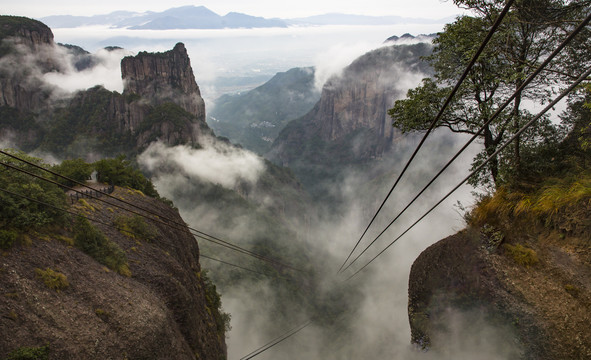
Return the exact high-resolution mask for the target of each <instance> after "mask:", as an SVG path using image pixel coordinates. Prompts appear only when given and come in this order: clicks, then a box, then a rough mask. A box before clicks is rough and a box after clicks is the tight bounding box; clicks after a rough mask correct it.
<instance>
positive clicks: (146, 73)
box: [0, 16, 213, 160]
mask: <svg viewBox="0 0 591 360" xmlns="http://www.w3.org/2000/svg"><path fill="white" fill-rule="evenodd" d="M0 29H1V31H2V32H1V34H2V35H4V36H5V37H4V38H3V39H4V40H5V41H4V42H3V43H2V46H3V47H2V48H1V49H0V50H2V51H0V62H1V65H2V66H0V111H1V112H2V115H9V116H3V117H2V118H0V128H1V129H2V132H3V134H4V135H6V134H10V135H11V136H10V139H8V140H9V141H10V143H11V146H14V147H18V148H22V149H24V150H27V151H30V150H34V149H38V150H41V151H47V152H52V153H55V154H56V155H58V156H60V157H85V158H88V159H89V160H91V158H90V157H89V156H96V155H92V154H101V155H103V156H115V155H117V154H120V153H125V154H128V155H131V156H133V155H136V154H137V153H139V152H141V151H142V150H143V149H145V148H146V147H147V146H148V145H149V144H150V143H151V142H153V141H156V140H160V141H162V142H163V143H165V144H168V145H178V144H189V145H192V146H199V145H198V144H199V139H200V138H201V137H202V136H204V135H211V134H213V132H212V131H211V130H210V129H209V127H208V126H207V124H206V122H205V103H204V101H203V98H202V97H201V94H200V92H199V86H198V85H197V83H196V81H195V76H194V74H193V70H192V68H191V62H190V60H189V56H188V54H187V50H186V49H185V46H184V45H183V44H182V43H178V44H177V45H176V46H175V47H174V49H172V50H171V51H167V52H164V53H154V54H151V53H147V52H141V53H139V54H138V55H137V56H129V57H126V58H124V59H123V61H122V62H121V71H122V77H123V81H124V91H123V95H122V94H119V93H117V92H110V91H107V90H105V89H104V88H102V87H94V88H91V89H88V90H85V91H80V92H78V93H76V94H75V95H74V96H73V97H72V98H70V99H68V100H61V101H60V102H57V103H56V102H55V101H52V100H51V99H50V97H51V95H52V87H51V86H49V85H48V84H46V83H45V82H44V81H43V74H44V73H46V72H48V71H49V70H50V69H53V70H59V69H60V68H61V67H63V66H64V64H59V63H57V62H56V61H55V59H57V58H59V57H58V56H55V55H56V54H57V53H58V52H56V50H57V48H56V46H55V45H54V44H53V35H52V33H51V30H50V29H49V28H48V27H47V26H45V25H43V24H41V23H39V22H38V21H34V20H30V19H26V18H16V17H9V16H7V17H0ZM66 48H67V49H69V51H70V52H71V53H72V54H73V55H75V58H76V59H78V60H79V61H78V62H76V63H75V64H74V65H75V66H78V67H81V68H87V67H89V66H92V65H93V63H92V61H91V60H92V59H91V58H90V57H89V55H88V54H86V53H85V52H84V50H82V49H80V48H78V47H75V46H72V45H69V46H66ZM2 55H4V56H2ZM52 63H53V64H52ZM54 100H55V99H54ZM15 110H16V112H15ZM30 118H32V119H34V121H33V122H31V121H28V122H25V121H23V119H30ZM35 122H36V123H35ZM32 131H33V133H31V132H32ZM25 135H26V136H25ZM31 137H32V138H31ZM3 138H4V140H6V136H4V137H3ZM25 139H26V141H25Z"/></svg>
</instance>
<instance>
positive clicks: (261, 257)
mask: <svg viewBox="0 0 591 360" xmlns="http://www.w3.org/2000/svg"><path fill="white" fill-rule="evenodd" d="M0 153H2V154H5V155H8V156H10V157H12V158H15V159H17V160H20V161H22V162H24V163H27V164H29V165H33V166H34V167H36V168H39V169H41V170H45V171H48V172H50V173H52V174H54V175H57V176H60V177H62V178H65V179H68V178H66V177H64V176H61V175H59V174H57V173H55V172H52V171H51V170H48V169H45V168H43V167H41V166H39V165H37V164H34V163H31V162H29V161H27V160H24V159H21V158H19V157H17V156H14V155H12V154H9V153H6V152H4V151H2V150H0ZM0 164H2V165H4V166H5V167H8V168H11V169H13V170H16V171H19V172H22V173H25V174H27V175H29V176H33V177H35V178H37V179H40V180H43V181H46V182H49V183H52V184H54V185H57V186H60V187H62V188H65V189H68V190H71V191H74V192H76V193H79V194H83V195H85V196H88V197H90V198H92V199H95V200H98V201H101V202H104V203H106V204H109V205H111V206H114V207H117V208H119V209H122V210H124V211H128V212H130V213H132V214H135V215H138V216H141V217H144V218H146V219H149V220H152V221H155V222H158V223H161V224H163V225H164V226H168V227H172V228H174V229H176V230H184V229H185V228H188V229H189V230H190V232H191V230H192V231H195V232H197V234H195V233H191V234H192V235H193V236H196V237H198V238H200V239H203V240H206V241H209V242H212V243H214V244H217V245H220V246H223V247H226V248H228V249H231V250H234V251H237V252H240V253H242V254H245V255H248V256H251V257H254V258H257V259H259V260H261V261H265V262H268V263H270V264H273V265H275V266H282V267H287V268H290V269H292V270H296V271H300V272H303V270H300V269H297V268H295V267H293V266H291V265H288V264H285V263H283V262H281V261H278V260H275V259H273V258H270V257H267V256H264V255H260V254H257V253H255V252H252V251H250V250H246V249H244V248H242V247H240V246H238V245H235V244H232V243H230V242H228V241H224V240H222V239H219V238H217V237H214V236H211V235H208V234H205V233H203V232H201V231H199V230H196V229H193V228H192V227H189V226H187V224H185V223H180V222H178V221H174V220H171V219H169V218H167V217H163V216H160V215H158V214H157V213H155V212H152V211H148V210H145V209H143V208H141V207H139V206H137V205H134V204H132V203H129V202H126V201H124V200H123V201H122V200H121V199H118V198H116V197H114V196H112V195H110V194H107V193H104V192H100V191H97V192H98V193H100V194H104V195H108V196H109V197H111V198H114V199H116V200H119V201H122V202H124V203H126V204H129V205H131V206H133V207H136V208H139V209H142V210H144V211H146V212H149V213H152V214H154V215H155V216H156V217H157V218H150V217H148V216H146V215H144V214H141V213H139V212H137V211H134V210H131V209H127V208H125V207H123V206H121V205H118V204H114V203H112V202H109V201H106V200H104V199H101V198H99V197H96V196H94V195H88V194H84V193H83V192H82V191H80V190H76V189H74V188H72V187H69V186H67V185H64V184H60V183H58V182H57V181H54V180H52V179H48V178H45V177H43V176H40V175H37V174H34V173H32V172H30V171H27V170H25V169H22V168H19V167H17V166H14V165H11V164H8V163H4V162H0ZM69 180H71V179H69ZM84 186H86V187H89V186H87V185H84ZM89 188H91V187H89ZM91 189H92V188H91ZM93 190H94V191H96V190H95V189H93ZM161 218H162V219H165V220H168V221H170V222H171V223H173V224H175V225H177V226H176V227H175V226H173V225H171V224H169V223H166V222H164V221H162V220H160V219H161ZM206 236H207V237H206Z"/></svg>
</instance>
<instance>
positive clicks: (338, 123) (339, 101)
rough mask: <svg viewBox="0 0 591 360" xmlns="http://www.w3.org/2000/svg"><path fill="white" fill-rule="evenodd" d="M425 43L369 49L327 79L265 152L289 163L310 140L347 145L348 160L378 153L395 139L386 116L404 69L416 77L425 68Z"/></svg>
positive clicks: (398, 92)
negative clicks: (304, 110) (307, 107)
mask: <svg viewBox="0 0 591 360" xmlns="http://www.w3.org/2000/svg"><path fill="white" fill-rule="evenodd" d="M430 51H431V46H430V45H429V44H425V43H421V44H416V45H400V46H386V47H383V48H380V49H377V50H374V51H371V52H369V53H367V54H365V55H363V56H361V57H360V58H358V59H357V60H355V61H354V62H353V63H352V64H351V65H349V66H348V67H347V68H345V69H344V70H343V73H342V75H341V76H338V77H333V78H331V79H330V80H329V81H328V82H327V83H326V84H325V85H324V87H323V88H322V93H321V96H320V100H319V101H318V103H317V104H316V105H315V106H314V108H313V109H312V110H311V111H310V112H309V113H308V114H306V115H304V116H303V117H302V118H300V119H297V120H294V121H293V122H292V123H291V124H289V125H288V126H287V127H286V128H285V129H284V130H283V131H282V132H281V133H280V134H279V136H278V137H277V140H275V142H274V143H273V147H272V149H271V151H270V152H269V154H268V156H269V157H270V158H271V159H273V160H274V161H276V162H279V163H282V164H284V165H289V164H290V163H292V162H294V161H298V160H299V159H300V158H301V157H302V156H306V155H305V154H303V153H302V151H301V150H302V148H305V147H306V146H307V145H306V144H307V143H310V142H318V141H320V142H323V143H325V144H327V145H329V146H335V145H337V144H340V145H338V147H343V148H349V149H352V154H351V156H352V158H350V159H349V160H348V161H355V160H357V161H358V160H361V159H369V158H375V157H380V156H381V155H382V154H383V153H384V151H386V150H388V149H389V147H390V146H391V144H392V142H393V141H394V138H395V131H396V130H395V129H394V128H393V127H392V125H391V120H390V118H389V116H388V114H387V111H388V109H389V108H391V107H392V106H393V105H394V101H395V100H396V99H397V98H400V97H401V96H403V95H404V92H405V91H406V84H404V83H401V82H406V81H408V78H407V77H406V76H407V75H408V74H409V73H410V74H413V73H414V74H415V76H416V77H418V78H420V77H421V76H422V75H423V74H427V73H428V72H429V71H430V70H429V68H428V65H427V64H426V63H425V62H423V61H421V60H420V57H421V56H425V55H428V54H429V53H430Z"/></svg>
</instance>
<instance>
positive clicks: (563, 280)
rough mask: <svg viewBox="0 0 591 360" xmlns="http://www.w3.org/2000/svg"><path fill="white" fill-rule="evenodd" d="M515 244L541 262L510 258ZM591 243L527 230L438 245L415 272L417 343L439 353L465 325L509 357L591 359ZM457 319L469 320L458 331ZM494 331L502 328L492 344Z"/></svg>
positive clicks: (412, 297)
mask: <svg viewBox="0 0 591 360" xmlns="http://www.w3.org/2000/svg"><path fill="white" fill-rule="evenodd" d="M500 241H503V242H504V243H507V244H508V243H513V245H510V246H509V247H507V245H503V246H499V242H500ZM515 244H520V245H521V244H523V245H521V246H523V247H522V248H519V247H517V249H528V250H527V251H528V252H529V253H531V254H535V255H536V256H537V258H536V259H537V261H536V262H535V263H534V262H532V263H531V264H527V263H524V262H523V260H522V258H520V257H519V256H521V255H523V254H525V250H520V251H523V252H524V253H523V254H516V253H511V252H510V251H509V250H508V249H515V246H516V245H515ZM512 246H513V247H512ZM589 246H590V244H589V241H588V238H587V239H585V238H579V237H577V236H568V235H567V236H564V234H558V233H554V232H548V231H543V232H540V233H537V234H535V236H532V233H531V232H530V233H529V234H527V232H526V231H524V229H519V232H516V233H515V234H513V235H508V236H507V237H506V238H503V236H502V235H500V234H499V233H498V232H495V231H491V230H490V228H489V229H487V228H483V229H471V230H465V231H463V232H460V233H458V234H456V235H453V236H451V237H449V238H446V239H444V240H441V241H439V242H438V243H436V244H434V245H432V246H431V247H429V248H427V249H426V250H425V251H424V252H423V253H422V254H421V255H420V256H419V257H418V258H417V259H416V261H415V262H414V264H413V266H412V269H411V273H410V279H409V303H408V313H409V320H410V327H411V338H412V342H413V343H415V344H416V345H418V346H419V347H421V348H423V349H430V351H434V352H438V351H442V350H444V349H445V348H446V345H447V344H446V342H447V341H448V340H449V339H450V337H453V332H454V331H457V328H458V327H460V328H464V329H467V331H466V332H467V333H469V332H471V333H472V334H478V333H479V332H480V334H481V335H482V334H485V335H486V334H488V336H486V337H483V338H481V339H479V341H480V342H482V343H485V342H486V343H494V344H495V345H496V348H497V350H496V351H497V354H502V353H504V354H505V355H507V357H506V358H511V359H513V358H515V359H517V358H519V359H532V360H533V359H537V360H539V359H548V360H550V359H587V358H590V357H591V334H590V333H589V331H588V330H589V323H590V321H591V317H590V315H589V314H590V312H589V310H590V306H591V305H590V304H591V283H590V279H591V267H590V264H591V257H590V252H589ZM458 314H460V315H458ZM459 316H463V317H464V320H465V321H463V322H462V323H461V324H460V325H459V326H458V323H457V318H458V317H459ZM475 319H478V321H479V325H475V324H476V321H475ZM483 328H484V329H486V330H484V331H483V330H482V329H483ZM490 329H497V330H498V331H496V335H495V336H494V339H493V336H491V331H490ZM450 334H451V336H450ZM455 335H456V336H457V334H455ZM510 348H513V349H512V350H513V351H511V352H508V349H510ZM474 351H478V349H475V350H474ZM504 358H505V357H504Z"/></svg>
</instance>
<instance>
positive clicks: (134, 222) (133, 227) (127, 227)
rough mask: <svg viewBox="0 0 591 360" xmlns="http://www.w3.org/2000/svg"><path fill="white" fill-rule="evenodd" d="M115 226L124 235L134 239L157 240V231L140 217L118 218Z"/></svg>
mask: <svg viewBox="0 0 591 360" xmlns="http://www.w3.org/2000/svg"><path fill="white" fill-rule="evenodd" d="M115 225H116V226H117V228H118V230H119V231H120V232H121V233H122V234H123V235H126V236H129V237H131V238H134V239H135V238H137V237H139V238H140V239H143V240H146V241H153V240H154V239H155V238H156V229H155V228H154V227H153V226H151V225H150V224H148V223H146V221H145V220H144V218H143V217H141V216H139V215H134V216H118V217H117V218H115Z"/></svg>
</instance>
